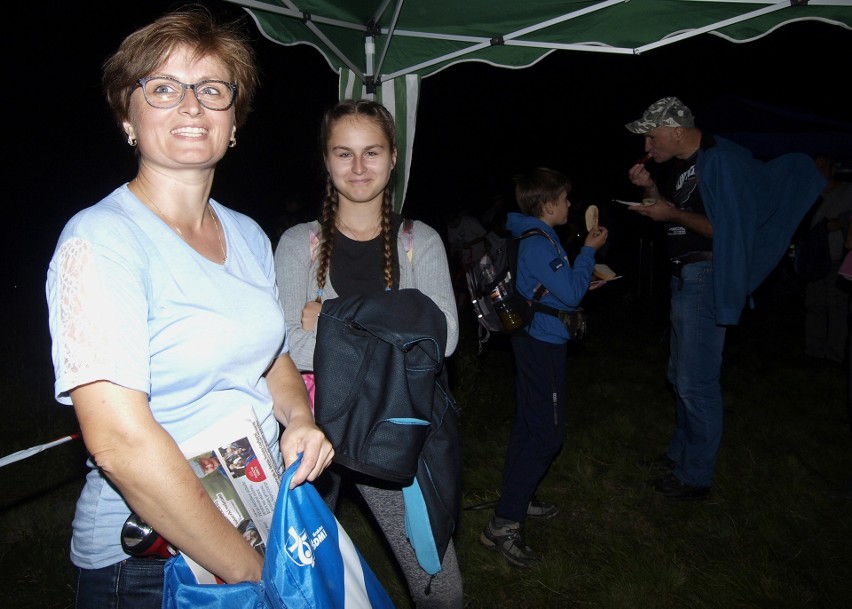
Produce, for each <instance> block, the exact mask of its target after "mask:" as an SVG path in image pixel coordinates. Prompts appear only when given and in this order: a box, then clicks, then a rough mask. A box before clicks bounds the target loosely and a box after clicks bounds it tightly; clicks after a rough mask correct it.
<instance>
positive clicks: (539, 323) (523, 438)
mask: <svg viewBox="0 0 852 609" xmlns="http://www.w3.org/2000/svg"><path fill="white" fill-rule="evenodd" d="M570 190H571V182H570V180H569V179H568V178H567V177H566V176H565V175H564V174H562V173H560V172H558V171H554V170H552V169H546V168H537V169H533V170H532V171H530V172H528V173H526V174H523V175H521V176H518V177H517V178H515V198H516V199H517V202H518V207H520V209H521V211H522V212H523V213H520V214H519V213H516V212H512V213H509V214H508V217H507V221H506V228H507V230H508V231H509V232H510V233H511V234H512V236H514V237H517V236H519V235H520V234H521V233H523V232H524V231H526V230H529V229H531V228H538V229H540V230H542V231H544V232H546V233H547V234H549V235H550V236H551V237H552V239H553V242H551V240H550V239H547V238H546V237H544V236H539V237H536V236H533V237H528V238H526V239H523V240H521V241H520V244H519V249H518V268H517V279H516V287H517V289H518V290H519V291H520V293H521V295H523V296H524V297H525V298H527V299H532V297H533V292H534V291H535V290H536V288H537V287H538V286H539V285H543V286H544V287H545V288H546V289H547V293H546V294H545V295H544V296H543V297H542V298H541V300H540V302H541V303H542V304H545V305H548V306H550V307H553V308H555V309H558V310H560V311H572V310H574V309H576V308H577V307H579V306H580V301H581V300H582V299H583V296H584V295H585V294H586V291H587V290H588V289H589V284H590V283H591V279H592V272H593V271H594V268H595V252H596V251H597V250H598V249H599V248H600V247H601V246H603V244H604V243H606V239H607V234H608V233H607V229H606V228H604V227H598V228H597V230H592V231H591V232H589V234H588V235H587V236H586V239H585V242H584V245H583V247H582V249H581V250H580V253H579V254H578V255H577V257H576V259H575V260H574V267H573V268H572V266H571V264H570V263H569V262H568V255H567V254H566V252H565V250H564V249H563V248H562V246H561V245H556V246H555V244H558V243H559V237H558V236H557V235H556V232H555V231H554V227H555V226H562V225H563V224H565V223H566V222H567V221H568V210H569V208H570V207H571V203H570V201H568V193H569V192H570ZM569 340H570V334H569V332H568V329H567V328H566V327H565V325H564V324H563V322H562V321H561V320H560V319H559V318H558V317H555V316H553V315H547V314H545V313H537V314H536V315H535V316H534V317H533V319H532V322H531V323H530V325H529V326H527V327H526V328H524V329H523V330H520V331H518V332H516V333H514V334H512V335H511V342H512V352H513V353H514V355H515V364H516V369H517V376H516V379H515V391H516V401H517V405H516V408H517V410H516V414H515V422H514V425H513V427H512V432H511V436H510V437H509V445H508V447H507V450H506V460H505V464H504V467H503V486H502V489H501V493H500V499H499V500H498V501H497V505H496V507H495V508H494V516H493V517H492V518H491V520H490V521H489V523H488V525H486V527H485V529H484V530H483V531H482V534H481V535H480V538H479V539H480V542H481V543H482V544H483V545H484V546H485V547H486V548H489V549H491V550H494V551H497V552H500V553H501V554H503V556H504V557H505V558H506V560H507V561H508V562H509V564H511V565H512V566H516V567H521V568H524V567H529V566H531V565H532V564H534V563H536V562H538V561H540V560H541V556H540V555H539V554H538V553H537V552H535V551H534V550H533V549H532V548H530V547H529V546H527V545H526V544H525V543H524V541H523V537H522V532H521V531H522V526H523V523H524V521H525V520H526V518H527V517H530V518H550V517H552V516H555V515H556V514H557V513H558V512H559V508H558V507H557V506H556V505H555V504H552V503H545V502H541V501H539V500H538V499H536V498H535V496H534V495H535V491H536V488H538V485H539V483H540V482H541V480H542V478H543V477H544V475H545V473H547V470H548V468H549V467H550V464H551V463H552V462H553V459H554V458H555V457H556V455H557V453H558V452H559V450H560V449H561V448H562V442H563V435H564V430H565V370H566V367H567V359H568V345H567V343H568V341H569Z"/></svg>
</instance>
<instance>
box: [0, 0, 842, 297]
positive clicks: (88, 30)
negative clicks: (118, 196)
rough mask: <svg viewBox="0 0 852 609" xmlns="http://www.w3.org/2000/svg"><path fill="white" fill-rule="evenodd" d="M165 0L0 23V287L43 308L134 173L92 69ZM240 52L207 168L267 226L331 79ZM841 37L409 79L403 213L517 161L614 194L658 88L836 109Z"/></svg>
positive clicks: (480, 193)
mask: <svg viewBox="0 0 852 609" xmlns="http://www.w3.org/2000/svg"><path fill="white" fill-rule="evenodd" d="M210 4H211V5H214V6H216V7H217V10H223V11H228V12H232V13H234V14H239V13H241V12H242V11H241V9H239V8H238V7H235V6H234V5H230V4H228V3H225V2H210ZM173 5H175V3H174V2H171V1H166V0H154V1H144V2H143V1H141V0H137V1H135V2H106V1H104V0H97V1H93V2H86V3H74V2H64V3H53V4H52V5H51V7H50V8H45V7H44V5H40V4H36V3H26V4H17V5H16V6H15V11H16V14H15V16H14V17H13V18H10V19H8V20H7V30H8V28H13V29H15V30H16V31H17V35H18V38H19V40H22V41H23V42H21V43H20V47H19V48H16V50H15V51H14V52H7V53H4V59H3V61H4V62H5V64H6V65H5V66H4V68H5V69H4V71H3V73H4V76H5V79H6V83H7V87H9V89H7V90H11V91H16V92H18V93H23V94H24V95H23V97H22V98H21V99H20V100H19V101H17V102H14V103H12V102H9V100H8V98H7V102H6V104H5V108H6V113H7V119H6V124H7V126H11V133H9V132H7V137H6V142H5V148H6V151H7V153H6V156H7V158H8V157H9V156H10V155H11V157H12V161H11V163H7V164H6V165H5V172H4V175H5V182H6V184H11V185H12V188H11V201H7V204H6V206H5V207H6V209H10V211H11V215H10V218H11V223H12V226H11V231H9V234H10V235H11V239H8V240H7V247H8V248H9V253H8V254H7V255H6V256H4V269H3V278H2V281H3V287H4V290H3V291H4V293H11V294H12V295H14V296H15V297H17V298H27V299H29V298H35V299H36V300H37V301H38V303H39V306H42V304H41V303H42V302H43V292H42V290H43V288H42V286H43V281H44V276H45V272H46V265H47V261H48V260H49V258H50V255H51V253H52V250H53V246H54V244H55V241H56V238H57V237H58V234H59V231H60V230H61V227H62V225H63V224H64V223H65V221H66V220H67V219H68V218H69V217H70V215H71V214H72V213H73V212H74V211H76V210H77V209H80V208H82V207H85V206H88V205H90V204H93V203H95V202H96V201H97V200H98V199H99V198H100V197H102V196H103V195H105V194H106V193H108V192H109V191H111V190H112V189H113V188H115V187H116V186H117V185H119V184H121V183H123V182H125V181H127V180H129V179H130V178H132V177H133V173H134V159H133V154H132V152H131V150H130V149H129V147H128V146H127V145H126V143H125V142H124V139H123V137H122V134H121V132H120V130H119V129H118V127H116V126H115V125H114V123H113V122H112V119H111V116H110V115H109V112H108V110H107V107H106V103H105V101H104V100H103V96H102V95H101V92H100V88H99V77H100V66H101V63H102V62H103V60H104V58H105V57H106V56H107V55H108V54H109V53H111V52H112V51H113V50H115V48H116V47H117V45H118V44H119V42H120V41H121V39H122V38H123V37H124V36H125V35H127V34H128V33H129V32H131V31H132V30H133V29H135V28H136V27H138V26H140V25H142V24H145V23H148V22H150V21H151V20H153V19H154V18H155V17H156V16H158V15H159V14H160V13H161V12H163V10H165V9H167V8H169V7H170V6H173ZM250 27H251V29H252V31H253V32H255V33H256V29H255V27H254V25H253V23H252V24H250ZM256 48H257V50H258V53H259V59H260V63H261V67H262V70H263V74H262V83H263V84H262V87H261V89H260V90H259V92H258V96H257V104H256V108H255V112H254V113H253V115H252V116H250V117H249V121H248V124H247V125H246V126H245V127H244V128H243V129H242V130H241V132H240V133H239V144H238V146H237V148H235V149H234V150H232V151H229V153H228V155H227V156H226V157H225V159H224V160H223V161H222V163H220V166H219V168H218V170H217V176H216V184H215V186H214V193H213V194H214V196H215V197H216V198H217V199H218V200H220V201H221V202H222V203H224V204H226V205H228V206H231V207H233V208H235V209H237V210H240V211H243V212H245V213H248V214H249V215H252V216H253V217H255V219H257V220H258V221H259V222H260V223H261V224H262V225H263V226H264V228H267V229H270V228H271V225H272V222H273V220H274V217H275V215H276V213H277V211H276V210H277V208H278V207H279V206H280V205H281V203H282V202H283V201H284V200H285V199H286V198H289V197H296V198H299V199H301V200H303V201H304V202H305V204H306V206H308V207H309V208H313V206H314V205H315V202H316V201H317V200H318V196H319V191H318V183H317V180H316V177H315V176H316V175H317V172H318V169H317V159H318V156H317V154H318V153H317V146H316V128H317V125H318V124H319V117H320V115H321V114H322V111H323V110H324V108H325V107H326V106H327V105H328V104H330V103H333V101H334V100H335V99H336V95H337V79H336V75H335V74H334V73H333V72H332V70H331V69H330V68H329V66H328V64H327V63H326V62H325V60H324V58H323V57H322V56H321V55H320V54H319V53H318V52H317V51H315V50H314V49H312V48H310V47H307V46H304V45H301V46H297V47H283V46H280V45H275V44H273V43H271V42H269V41H267V40H266V39H263V38H262V37H261V36H260V34H259V33H257V47H256ZM850 49H852V32H850V31H848V30H845V29H842V28H839V27H836V26H828V25H824V24H816V25H815V24H805V25H801V26H800V25H796V26H791V27H785V28H781V30H779V31H778V32H775V33H773V34H771V35H770V36H768V37H766V38H763V39H761V40H759V41H756V42H752V43H749V44H743V45H735V44H732V43H729V42H727V41H724V40H722V39H719V38H716V37H712V36H702V37H700V38H698V39H694V40H691V41H685V42H681V43H678V44H676V45H674V46H671V47H668V48H663V49H658V50H655V51H651V52H649V53H646V54H644V55H642V56H639V57H632V56H605V55H599V54H590V53H579V52H557V53H554V54H552V55H550V56H549V57H547V58H545V59H544V60H542V61H541V62H539V63H538V64H537V65H536V66H533V67H531V68H528V69H524V70H507V69H499V68H493V67H490V66H486V65H484V64H479V63H468V64H463V65H458V66H453V67H451V68H449V69H447V70H444V71H443V72H441V73H439V74H437V75H434V76H431V77H428V78H426V79H424V80H423V82H422V85H421V87H422V89H421V98H420V106H419V118H418V127H417V129H418V131H417V137H416V139H415V148H414V155H413V167H412V176H411V182H410V186H409V199H408V203H407V208H406V209H407V210H408V211H409V213H410V214H411V215H413V216H415V217H419V218H422V219H424V220H427V221H429V222H430V223H432V224H433V225H436V228H440V227H439V226H438V224H440V223H442V222H443V219H444V217H445V216H446V210H447V209H448V208H453V207H455V206H457V205H466V206H468V207H470V208H477V207H479V206H481V205H484V204H485V202H487V201H488V200H489V199H490V198H491V196H492V195H493V194H494V193H495V192H499V191H502V190H505V188H506V185H507V184H508V183H509V182H508V180H509V179H510V177H511V174H512V173H513V172H515V171H517V170H519V169H523V168H525V167H529V166H533V165H547V166H551V167H553V168H556V169H560V170H562V171H565V172H566V173H568V174H569V175H571V176H572V178H573V179H574V183H575V193H574V197H573V200H574V203H575V207H578V208H579V207H580V206H581V205H584V204H585V203H591V202H598V201H599V200H606V199H608V198H612V197H620V198H624V197H625V196H629V194H630V191H629V185H628V184H627V183H626V178H625V175H626V171H627V167H628V166H629V164H630V162H631V161H632V160H634V159H635V158H636V157H638V156H639V154H640V153H641V149H642V141H641V139H640V138H638V137H637V136H633V135H631V134H629V133H628V132H627V131H626V130H625V129H624V127H623V124H624V123H625V122H628V121H630V120H633V119H635V118H637V117H638V116H639V115H640V114H641V113H642V111H643V110H644V109H645V108H646V107H647V106H648V105H649V104H650V103H651V102H653V101H655V100H656V99H658V98H659V97H663V96H666V95H677V96H678V97H680V98H681V99H682V100H684V102H685V103H687V104H688V105H690V106H691V107H692V109H693V111H694V112H695V114H696V116H697V118H698V122H699V124H700V122H701V117H702V114H701V111H702V108H704V107H708V106H709V104H710V103H711V102H712V101H713V100H714V99H716V98H718V97H719V96H724V95H730V94H734V95H740V96H746V97H749V98H754V99H757V100H761V101H766V102H770V103H773V104H783V105H789V106H793V107H796V108H801V109H803V110H806V111H808V112H814V113H818V114H820V115H824V116H827V117H832V118H836V119H839V120H844V121H852V104H850V102H849V98H848V95H845V94H842V93H841V89H843V88H845V85H844V84H843V82H844V81H845V80H846V76H848V61H849V57H850ZM21 63H23V65H21ZM471 83H475V85H473V86H472V85H471ZM10 288H11V290H12V291H11V292H7V291H8V290H9V289H10Z"/></svg>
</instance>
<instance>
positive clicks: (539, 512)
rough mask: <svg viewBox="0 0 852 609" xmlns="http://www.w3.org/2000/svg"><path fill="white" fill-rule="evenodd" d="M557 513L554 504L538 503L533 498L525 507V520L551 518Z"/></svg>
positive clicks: (557, 507)
mask: <svg viewBox="0 0 852 609" xmlns="http://www.w3.org/2000/svg"><path fill="white" fill-rule="evenodd" d="M558 513H559V506H558V505H556V504H555V503H547V502H546V501H539V500H538V499H537V498H536V497H533V498H532V500H531V501H530V504H529V505H528V506H527V518H541V519H545V518H553V517H554V516H556V515H557V514H558Z"/></svg>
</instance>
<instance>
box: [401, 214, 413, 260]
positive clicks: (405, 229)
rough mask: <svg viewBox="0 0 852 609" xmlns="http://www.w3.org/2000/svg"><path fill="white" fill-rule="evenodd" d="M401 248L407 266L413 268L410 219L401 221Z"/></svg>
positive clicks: (411, 222) (411, 225)
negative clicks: (403, 251)
mask: <svg viewBox="0 0 852 609" xmlns="http://www.w3.org/2000/svg"><path fill="white" fill-rule="evenodd" d="M402 248H403V249H404V250H405V256H406V257H407V258H408V264H409V266H413V265H414V263H413V259H414V220H412V219H411V218H403V219H402Z"/></svg>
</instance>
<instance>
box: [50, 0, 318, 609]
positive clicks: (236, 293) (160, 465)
mask: <svg viewBox="0 0 852 609" xmlns="http://www.w3.org/2000/svg"><path fill="white" fill-rule="evenodd" d="M256 79H257V76H256V67H255V62H254V55H253V51H252V49H251V47H250V46H249V44H248V41H247V36H246V34H245V32H244V31H243V30H242V25H241V24H239V23H235V22H229V23H217V22H216V20H215V19H214V18H213V17H212V16H211V15H210V14H209V13H208V12H207V11H205V10H200V9H191V10H185V11H177V12H173V13H169V14H166V15H165V16H163V17H161V18H160V19H158V20H157V21H155V22H154V23H152V24H150V25H148V26H146V27H143V28H141V29H140V30H138V31H136V32H134V33H133V34H131V35H130V36H128V37H127V38H126V39H125V40H124V41H123V42H122V43H121V45H120V47H119V49H118V50H117V51H116V52H115V54H113V55H112V56H111V57H109V58H108V59H107V61H106V62H105V64H104V70H103V85H104V89H105V93H106V98H107V101H108V103H109V105H110V107H111V109H112V111H113V113H114V115H115V118H116V120H117V122H118V124H119V126H120V127H121V129H122V130H123V132H124V137H125V138H126V140H127V143H128V145H129V146H130V147H132V148H133V149H134V150H135V152H136V156H137V160H138V172H137V173H136V175H135V177H133V179H132V180H130V182H129V183H126V184H123V185H121V186H119V187H118V188H117V189H116V190H114V191H113V192H112V193H110V194H109V195H107V196H106V197H105V198H103V199H102V200H101V201H99V202H98V203H96V204H95V205H93V206H91V207H89V208H87V209H84V210H82V211H80V212H78V213H77V214H76V215H75V216H74V217H73V218H71V220H70V221H69V222H68V223H67V224H66V226H65V228H64V230H63V231H62V234H61V235H60V237H59V242H58V245H57V247H56V250H55V253H54V255H53V258H52V259H51V261H50V265H49V269H48V275H47V286H46V287H47V299H48V305H49V322H50V331H51V336H52V340H53V347H52V353H53V363H54V368H55V374H56V383H55V394H56V399H57V400H58V401H59V402H60V403H63V404H72V405H73V406H74V409H75V412H76V415H77V418H78V420H79V423H80V428H81V430H82V434H83V439H84V440H85V444H86V448H87V450H88V452H89V453H90V455H91V459H90V463H89V465H90V467H91V470H90V472H89V474H88V476H87V479H86V483H85V486H84V488H83V491H82V493H81V495H80V498H79V500H78V502H77V508H76V514H75V516H74V521H73V536H72V540H71V560H72V562H73V564H74V565H75V566H76V567H77V571H78V582H77V606H78V607H80V608H87V607H118V606H121V607H133V608H142V607H151V608H156V609H159V607H160V606H161V602H162V595H163V566H164V562H165V561H164V559H162V558H152V557H144V558H141V557H134V556H129V555H128V554H126V553H125V552H124V551H123V549H122V544H121V533H122V527H123V525H124V523H125V521H126V520H127V519H128V517H129V516H130V514H131V513H135V514H136V515H138V517H139V518H141V519H142V520H143V521H145V522H146V523H148V525H150V527H152V528H153V529H154V530H155V531H156V532H157V533H158V534H159V535H160V536H161V537H162V538H164V539H166V540H168V541H169V542H170V543H171V545H172V546H174V547H176V548H178V549H179V550H181V551H182V552H184V553H185V554H187V555H188V556H189V557H191V558H192V559H193V560H194V561H195V562H197V563H199V564H200V565H201V566H203V567H205V568H206V569H207V570H208V571H210V572H212V573H214V574H215V575H217V576H218V577H219V578H221V579H222V580H223V581H225V582H228V583H232V582H239V581H245V580H252V581H257V580H259V579H260V576H261V569H262V566H263V557H262V556H261V555H260V554H259V553H258V552H256V551H255V550H254V549H252V547H251V545H250V544H249V543H248V542H247V541H246V540H245V539H244V538H243V536H242V535H241V533H240V531H239V530H237V528H235V527H234V526H233V524H231V522H230V521H229V520H227V519H226V518H225V517H224V516H223V515H222V514H221V513H220V512H219V510H218V509H217V507H216V506H215V505H214V503H213V502H212V501H211V500H210V498H209V497H208V495H207V493H206V491H205V490H204V488H203V487H202V486H201V484H200V482H199V479H198V478H197V476H196V474H195V473H194V471H193V469H192V467H191V466H190V464H189V463H188V461H187V459H186V458H185V457H184V455H183V453H182V452H181V450H180V444H181V443H182V442H184V441H185V440H187V439H188V438H191V437H193V436H195V435H197V434H198V433H199V432H202V431H203V430H204V429H205V428H207V427H209V426H211V425H212V424H214V423H215V422H216V421H217V420H220V419H222V418H223V417H225V416H226V415H228V414H229V413H232V412H233V411H234V410H235V409H237V408H240V407H246V405H248V406H250V407H251V408H252V409H253V411H254V413H255V415H256V416H257V419H258V422H259V424H260V427H261V429H262V431H263V434H264V436H265V440H266V442H267V444H268V446H269V448H270V451H271V452H272V454H273V458H274V459H275V460H276V462H277V464H278V466H279V467H283V466H284V465H289V464H290V463H292V462H294V461H295V460H296V459H297V454H298V453H303V457H302V462H301V465H300V467H299V469H298V470H297V472H296V474H295V476H294V478H293V480H294V482H295V483H296V484H299V483H302V482H304V481H305V480H314V479H315V478H316V477H317V476H318V475H319V473H320V472H321V471H322V470H323V469H324V468H325V467H327V466H328V465H329V464H330V462H331V459H332V456H333V449H332V448H331V445H330V443H329V442H328V440H327V439H326V438H325V436H324V435H323V434H322V432H321V431H320V430H319V429H318V428H317V427H316V425H315V424H314V422H313V416H312V414H311V410H310V403H309V401H308V396H307V392H306V390H305V385H304V383H303V382H302V379H301V377H300V375H299V373H298V371H297V369H296V368H295V366H294V365H293V362H292V360H291V358H290V355H289V343H288V340H287V335H286V330H285V322H284V316H283V313H282V311H281V307H280V305H279V302H278V293H277V289H276V285H275V271H274V268H273V258H272V250H271V246H270V242H269V239H268V238H267V237H266V235H265V233H264V232H263V231H262V230H261V228H260V227H259V226H258V225H257V224H256V223H255V222H254V221H253V220H251V219H250V218H248V217H247V216H245V215H243V214H241V213H239V212H236V211H234V210H232V209H229V208H227V207H225V206H223V205H221V204H220V203H219V202H217V201H215V200H213V199H211V198H210V190H211V187H212V184H213V176H214V173H215V171H216V164H217V163H218V162H219V160H220V159H221V158H222V157H223V156H224V155H225V153H226V152H227V150H228V147H229V146H230V147H233V146H234V145H235V143H236V135H237V129H238V127H240V126H241V125H242V124H243V123H244V121H245V120H246V117H247V115H248V113H249V111H250V109H251V103H252V98H253V95H254V91H255V87H256ZM279 423H280V424H282V425H283V426H284V429H285V431H284V432H283V434H281V435H280V438H279Z"/></svg>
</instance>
